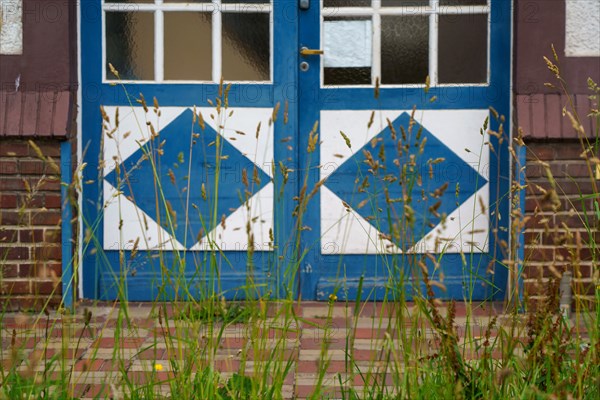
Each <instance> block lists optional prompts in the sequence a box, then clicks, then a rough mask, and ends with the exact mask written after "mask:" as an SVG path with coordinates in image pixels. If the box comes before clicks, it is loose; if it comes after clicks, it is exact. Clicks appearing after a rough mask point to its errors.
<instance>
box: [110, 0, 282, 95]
mask: <svg viewBox="0 0 600 400" xmlns="http://www.w3.org/2000/svg"><path fill="white" fill-rule="evenodd" d="M272 2H273V0H271V1H270V2H269V3H268V4H256V3H252V4H243V3H235V4H234V3H231V4H222V3H221V0H212V1H210V2H206V3H188V2H185V1H182V2H180V3H164V2H163V0H154V3H107V2H106V1H105V0H102V82H103V83H115V80H114V79H107V77H108V74H110V71H107V69H106V64H107V60H106V13H107V12H148V13H153V14H154V79H153V80H122V81H121V82H123V83H132V84H148V83H150V84H152V83H156V84H185V83H198V84H211V83H213V84H214V83H219V82H220V81H221V76H222V64H221V54H222V34H221V27H222V13H223V12H231V13H238V14H239V13H262V14H266V13H268V14H269V80H267V81H251V80H244V81H230V80H228V81H227V82H230V83H241V84H272V83H273V4H272ZM165 12H206V13H212V38H211V40H212V79H211V80H172V79H170V80H165V78H164V54H165V51H164V50H165V28H164V14H165Z"/></svg>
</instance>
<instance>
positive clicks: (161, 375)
mask: <svg viewBox="0 0 600 400" xmlns="http://www.w3.org/2000/svg"><path fill="white" fill-rule="evenodd" d="M281 307H282V306H281V305H273V304H272V305H270V306H266V305H265V307H264V308H263V311H264V313H265V314H263V315H265V316H267V318H259V319H257V320H255V321H253V322H252V321H251V322H249V323H245V324H229V325H227V326H226V327H225V328H224V329H223V330H222V331H220V327H221V324H220V323H219V324H216V325H215V326H214V327H213V328H214V329H213V330H212V331H211V330H210V327H209V326H208V325H207V324H206V323H203V322H200V321H198V320H196V321H194V320H182V319H181V318H177V315H178V312H177V311H176V307H174V306H172V305H165V306H161V307H159V306H157V305H154V306H153V305H152V304H150V303H141V304H139V303H130V304H129V305H128V307H127V308H126V309H127V316H126V315H125V313H124V312H123V311H122V310H123V309H122V308H120V306H119V304H92V303H82V304H79V305H78V307H77V310H78V311H77V315H76V316H66V315H60V314H57V313H56V312H53V313H50V314H49V315H45V314H41V315H27V314H23V313H9V314H5V315H4V316H2V320H1V328H2V332H1V334H2V354H1V357H0V358H1V359H2V362H3V363H4V371H6V368H10V367H11V366H18V370H19V371H20V372H21V373H22V374H25V375H29V376H35V375H36V374H37V376H38V379H51V378H57V377H60V374H61V372H60V371H63V373H64V371H66V373H70V374H71V375H70V378H69V379H70V380H69V382H70V383H71V387H72V390H73V394H74V395H75V396H77V397H82V398H97V397H100V398H105V397H110V396H113V398H120V395H119V393H122V390H126V389H124V387H126V385H124V383H123V380H124V377H125V376H126V377H127V379H129V380H131V381H132V382H135V383H136V385H137V386H140V385H143V384H145V383H148V382H157V381H164V382H167V381H168V380H169V379H171V378H173V377H174V376H175V375H176V374H177V373H182V372H181V371H179V372H176V371H174V370H173V368H174V366H182V365H184V364H186V363H187V365H189V364H190V361H192V364H194V365H193V366H192V369H193V370H199V369H201V368H203V366H206V365H210V364H212V365H214V367H215V369H216V370H218V371H220V372H221V375H222V377H224V378H227V377H229V376H231V375H232V374H233V373H234V372H239V371H241V370H242V369H243V370H245V371H247V373H251V371H254V372H255V373H262V372H265V370H266V372H267V373H268V374H271V376H272V374H274V372H273V371H274V370H276V369H277V368H281V369H283V368H285V367H286V366H287V362H288V360H292V361H293V362H292V363H291V364H290V365H291V368H290V370H289V373H287V374H279V376H285V379H284V382H283V393H284V397H285V398H306V397H307V396H309V395H310V394H311V393H313V391H314V390H315V387H316V385H317V384H318V381H317V379H316V378H317V376H318V375H319V373H318V371H320V370H321V371H324V372H325V373H324V375H323V376H324V380H323V382H322V384H323V387H325V388H326V391H328V392H327V393H331V395H332V396H335V394H334V392H335V389H332V386H337V387H338V389H339V387H340V383H339V379H340V377H341V379H342V382H344V385H346V386H353V387H355V388H357V389H358V390H360V389H361V388H362V387H363V386H364V385H365V380H366V381H368V382H367V384H368V385H373V384H374V382H381V383H383V382H385V383H386V384H389V385H392V384H393V382H392V376H393V372H394V368H396V366H397V365H399V364H401V362H400V363H397V362H396V363H395V362H391V363H390V362H389V358H388V356H390V355H391V356H395V357H398V354H399V353H397V352H396V351H395V350H397V349H398V346H397V345H398V340H397V338H398V337H401V336H402V335H401V334H398V330H401V329H407V330H409V331H410V332H413V334H412V335H410V337H413V338H417V337H418V338H419V339H415V343H413V345H414V346H419V347H420V351H421V353H422V354H423V355H425V356H426V355H432V354H435V352H436V351H437V349H438V344H439V343H438V341H437V339H436V335H434V334H433V331H432V329H431V328H430V327H429V325H428V324H426V323H420V322H419V323H416V322H415V319H414V318H411V317H410V316H411V315H414V310H411V309H408V310H406V309H405V311H404V312H403V313H401V314H398V313H397V312H396V311H395V310H394V307H393V306H392V305H391V304H382V303H367V304H362V305H361V308H360V310H359V312H358V313H357V315H356V317H355V316H354V312H355V309H354V308H355V306H354V304H338V303H336V304H334V305H332V306H330V305H329V304H328V303H314V302H303V303H302V304H301V305H297V304H295V305H294V306H293V309H294V312H295V314H296V317H297V318H295V319H294V318H289V317H288V318H287V319H286V318H285V317H284V316H285V315H286V313H283V312H281ZM501 308H502V305H501V304H497V303H496V304H495V303H486V304H485V305H479V306H473V307H472V310H473V311H472V313H471V316H470V317H469V318H467V316H466V312H465V306H464V305H462V304H457V308H456V317H455V319H454V326H455V328H456V330H457V332H458V335H459V337H460V338H461V343H466V342H465V336H466V335H465V332H466V331H467V325H468V326H470V327H471V329H470V332H471V335H472V336H471V338H470V339H467V340H468V341H471V343H472V342H473V341H477V340H484V339H485V338H484V336H485V332H486V330H487V329H488V328H487V327H488V325H489V323H490V319H491V318H492V317H493V316H496V317H497V318H499V321H500V323H502V321H503V318H504V319H505V318H509V317H508V316H503V315H501V312H500V310H501ZM159 309H161V310H162V311H160V312H159ZM439 310H440V313H441V314H445V313H446V311H447V310H446V308H445V307H444V306H441V307H440V308H439ZM165 312H166V317H165ZM290 314H291V313H287V315H288V316H289V315H290ZM398 315H402V316H403V318H406V320H405V321H404V322H402V323H398V320H397V318H398ZM86 319H87V320H89V323H88V324H86ZM522 325H523V324H520V325H519V326H522ZM117 327H120V328H119V329H117ZM402 327H404V328H402ZM493 334H494V332H493V331H492V335H493ZM475 347H476V346H469V345H467V346H465V357H466V358H467V359H468V358H472V357H477V356H478V355H477V354H476V353H475V352H473V351H472V350H468V349H473V348H475ZM211 348H212V349H214V352H211V351H209V349H211ZM323 354H324V355H325V357H322V355H323ZM349 354H351V355H352V357H351V358H352V362H350V361H349V360H348V357H349V356H348V355H349ZM319 360H327V362H326V363H323V362H320V361H319ZM386 360H388V361H386ZM338 374H340V377H338ZM162 390H163V391H164V392H168V391H169V388H168V385H164V386H163V387H162Z"/></svg>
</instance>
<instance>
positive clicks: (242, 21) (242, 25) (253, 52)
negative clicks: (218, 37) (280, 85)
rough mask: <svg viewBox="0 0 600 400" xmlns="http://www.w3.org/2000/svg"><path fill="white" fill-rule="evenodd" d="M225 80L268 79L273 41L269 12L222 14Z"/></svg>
mask: <svg viewBox="0 0 600 400" xmlns="http://www.w3.org/2000/svg"><path fill="white" fill-rule="evenodd" d="M222 24H223V33H222V36H223V47H222V51H223V56H222V65H223V69H222V71H223V79H225V80H229V81H268V80H270V76H271V68H270V59H271V55H270V53H271V49H270V47H271V44H270V43H271V40H270V24H269V14H268V13H244V14H242V13H223V22H222Z"/></svg>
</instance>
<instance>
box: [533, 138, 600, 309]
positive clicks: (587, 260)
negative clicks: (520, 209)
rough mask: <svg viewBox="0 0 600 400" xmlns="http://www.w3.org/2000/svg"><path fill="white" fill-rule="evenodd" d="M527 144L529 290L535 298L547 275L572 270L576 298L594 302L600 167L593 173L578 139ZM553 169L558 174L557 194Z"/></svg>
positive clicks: (539, 295) (599, 252)
mask: <svg viewBox="0 0 600 400" xmlns="http://www.w3.org/2000/svg"><path fill="white" fill-rule="evenodd" d="M527 147H528V152H527V170H526V171H527V172H526V174H527V183H528V188H527V196H526V213H527V217H528V220H527V222H526V231H525V249H526V250H525V265H526V267H525V271H524V284H525V291H526V294H527V295H528V298H529V300H530V301H533V302H535V301H536V300H540V299H541V298H543V295H544V294H545V286H547V285H546V283H547V282H548V280H549V279H551V278H552V277H555V278H557V279H560V277H561V276H562V273H563V272H564V271H566V270H570V271H572V272H573V277H574V281H573V291H574V300H576V299H581V300H583V301H584V302H585V304H586V305H592V304H594V303H595V301H594V293H595V292H594V291H595V284H594V277H595V282H597V281H598V276H597V275H598V269H597V267H596V265H597V263H598V260H599V259H600V250H598V249H596V250H595V251H594V250H593V246H592V245H593V244H594V243H595V246H600V233H599V229H600V226H599V223H600V221H599V219H598V216H597V215H596V213H595V212H594V211H593V210H594V208H593V207H594V205H593V201H594V198H592V196H591V195H592V194H593V193H596V195H597V196H600V194H598V193H597V192H594V188H593V184H592V182H594V181H595V183H596V185H597V187H600V180H598V179H596V178H598V177H597V176H596V171H595V170H593V171H592V176H590V173H589V171H588V168H587V165H586V162H585V159H584V158H582V157H581V154H582V152H583V148H582V145H581V144H580V143H579V141H578V140H564V139H563V140H560V139H556V140H545V141H530V142H529V143H527ZM591 156H592V154H590V156H589V157H591ZM595 156H597V155H595ZM589 157H588V158H589ZM548 170H549V171H550V172H551V175H552V176H553V179H554V180H555V193H556V196H554V195H553V192H552V188H553V186H552V183H551V180H550V179H549V178H548ZM585 196H587V197H588V198H586V199H583V200H582V197H585ZM586 218H587V221H586Z"/></svg>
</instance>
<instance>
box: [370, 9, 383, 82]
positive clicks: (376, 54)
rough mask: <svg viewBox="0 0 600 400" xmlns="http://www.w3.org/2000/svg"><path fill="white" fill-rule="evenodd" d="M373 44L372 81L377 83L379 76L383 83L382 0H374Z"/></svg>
mask: <svg viewBox="0 0 600 400" xmlns="http://www.w3.org/2000/svg"><path fill="white" fill-rule="evenodd" d="M372 6H373V11H372V12H373V25H372V26H373V46H372V48H371V57H372V62H371V83H372V84H373V85H375V83H376V80H377V78H379V83H381V15H380V14H379V10H380V9H381V0H373V2H372Z"/></svg>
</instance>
